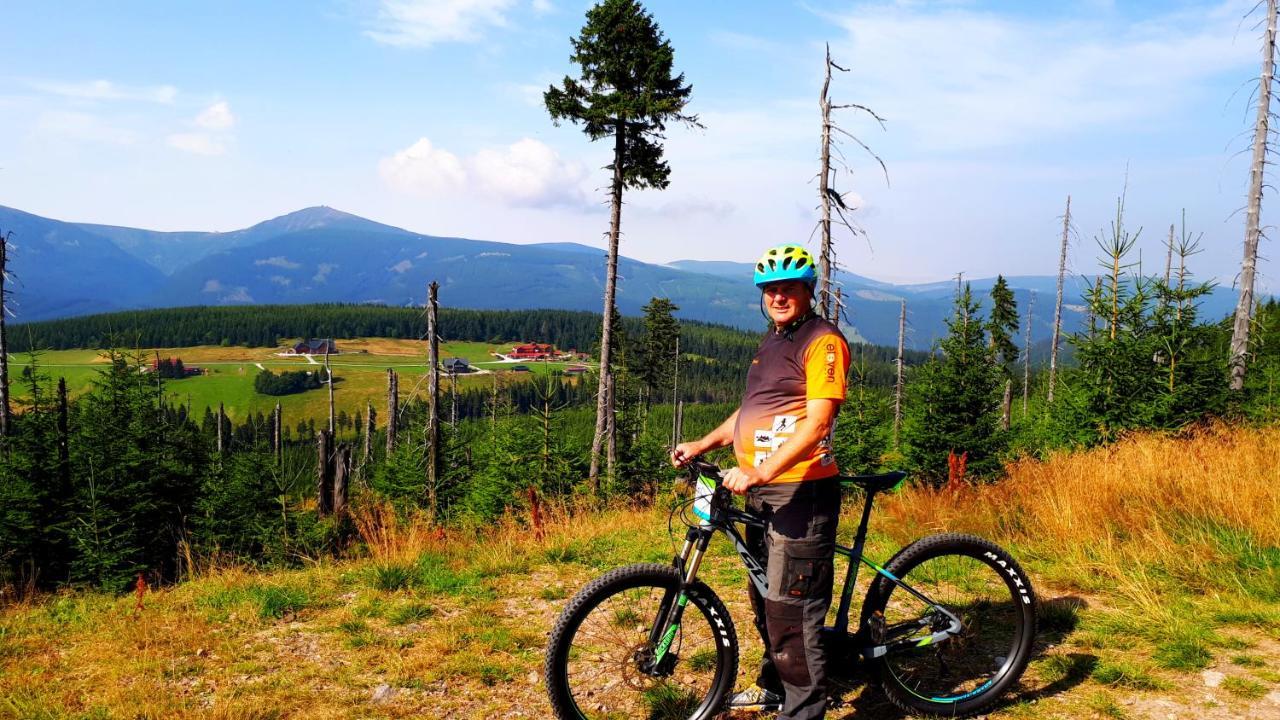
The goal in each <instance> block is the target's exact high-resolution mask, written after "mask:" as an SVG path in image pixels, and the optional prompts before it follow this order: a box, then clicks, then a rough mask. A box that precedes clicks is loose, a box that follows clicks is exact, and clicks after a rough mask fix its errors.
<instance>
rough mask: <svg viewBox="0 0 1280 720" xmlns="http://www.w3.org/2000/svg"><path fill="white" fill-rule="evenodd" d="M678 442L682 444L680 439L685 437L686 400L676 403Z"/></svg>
mask: <svg viewBox="0 0 1280 720" xmlns="http://www.w3.org/2000/svg"><path fill="white" fill-rule="evenodd" d="M675 414H676V444H677V445H678V444H680V440H681V439H683V438H684V401H683V400H681V401H680V402H678V403H676V406H675Z"/></svg>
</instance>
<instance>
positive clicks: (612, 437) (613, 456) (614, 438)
mask: <svg viewBox="0 0 1280 720" xmlns="http://www.w3.org/2000/svg"><path fill="white" fill-rule="evenodd" d="M614 381H615V378H614V376H613V375H612V374H610V375H609V387H608V388H606V390H605V392H607V393H609V424H608V428H607V432H608V436H609V437H608V443H609V444H608V449H607V450H608V454H607V456H606V457H607V458H608V462H609V474H608V478H609V481H610V482H612V481H613V468H614V464H615V463H616V462H617V461H618V414H617V407H616V405H617V398H615V397H614V396H613V393H614V390H615V388H616V385H615V382H614Z"/></svg>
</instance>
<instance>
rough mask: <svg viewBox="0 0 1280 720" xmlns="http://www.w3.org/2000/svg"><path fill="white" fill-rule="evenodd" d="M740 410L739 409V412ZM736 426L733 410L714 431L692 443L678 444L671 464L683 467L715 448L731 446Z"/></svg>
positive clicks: (735, 413) (736, 420)
mask: <svg viewBox="0 0 1280 720" xmlns="http://www.w3.org/2000/svg"><path fill="white" fill-rule="evenodd" d="M740 409H741V408H739V410H740ZM737 426H738V410H734V411H733V414H732V415H730V416H729V417H728V418H727V419H726V420H725V421H724V422H722V423H720V426H719V427H717V428H716V429H715V430H712V431H711V432H709V433H707V434H706V435H704V436H702V438H700V439H698V440H694V441H692V442H686V443H680V444H679V445H677V446H675V448H674V449H673V450H672V451H671V464H672V465H674V466H676V467H684V466H685V465H686V464H687V463H688V462H689V461H690V460H692V459H694V458H695V457H697V456H699V455H701V454H703V453H705V452H707V451H708V450H715V449H716V448H722V447H726V446H728V445H732V444H733V430H734V428H735V427H737Z"/></svg>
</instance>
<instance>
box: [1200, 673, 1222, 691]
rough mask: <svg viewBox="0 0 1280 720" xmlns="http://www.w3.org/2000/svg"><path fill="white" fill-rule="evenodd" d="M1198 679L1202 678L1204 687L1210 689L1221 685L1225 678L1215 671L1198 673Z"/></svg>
mask: <svg viewBox="0 0 1280 720" xmlns="http://www.w3.org/2000/svg"><path fill="white" fill-rule="evenodd" d="M1200 677H1202V678H1204V686H1205V687H1211V688H1216V687H1218V686H1219V685H1221V684H1222V681H1223V680H1225V679H1226V678H1227V676H1226V675H1223V674H1222V673H1220V672H1218V671H1217V670H1205V671H1204V672H1202V673H1200Z"/></svg>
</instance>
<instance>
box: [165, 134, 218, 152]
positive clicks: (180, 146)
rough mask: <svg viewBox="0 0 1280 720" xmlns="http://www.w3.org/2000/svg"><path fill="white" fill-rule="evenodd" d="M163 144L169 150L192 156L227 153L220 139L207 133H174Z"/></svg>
mask: <svg viewBox="0 0 1280 720" xmlns="http://www.w3.org/2000/svg"><path fill="white" fill-rule="evenodd" d="M165 143H166V144H167V145H168V146H169V147H171V148H175V149H177V150H182V151H183V152H189V153H192V154H194V155H205V156H210V157H211V156H214V155H222V154H223V153H225V152H226V151H227V146H226V144H225V143H224V142H223V141H222V139H221V138H218V137H215V136H213V135H210V134H208V133H174V134H172V135H170V136H169V137H167V138H165Z"/></svg>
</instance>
